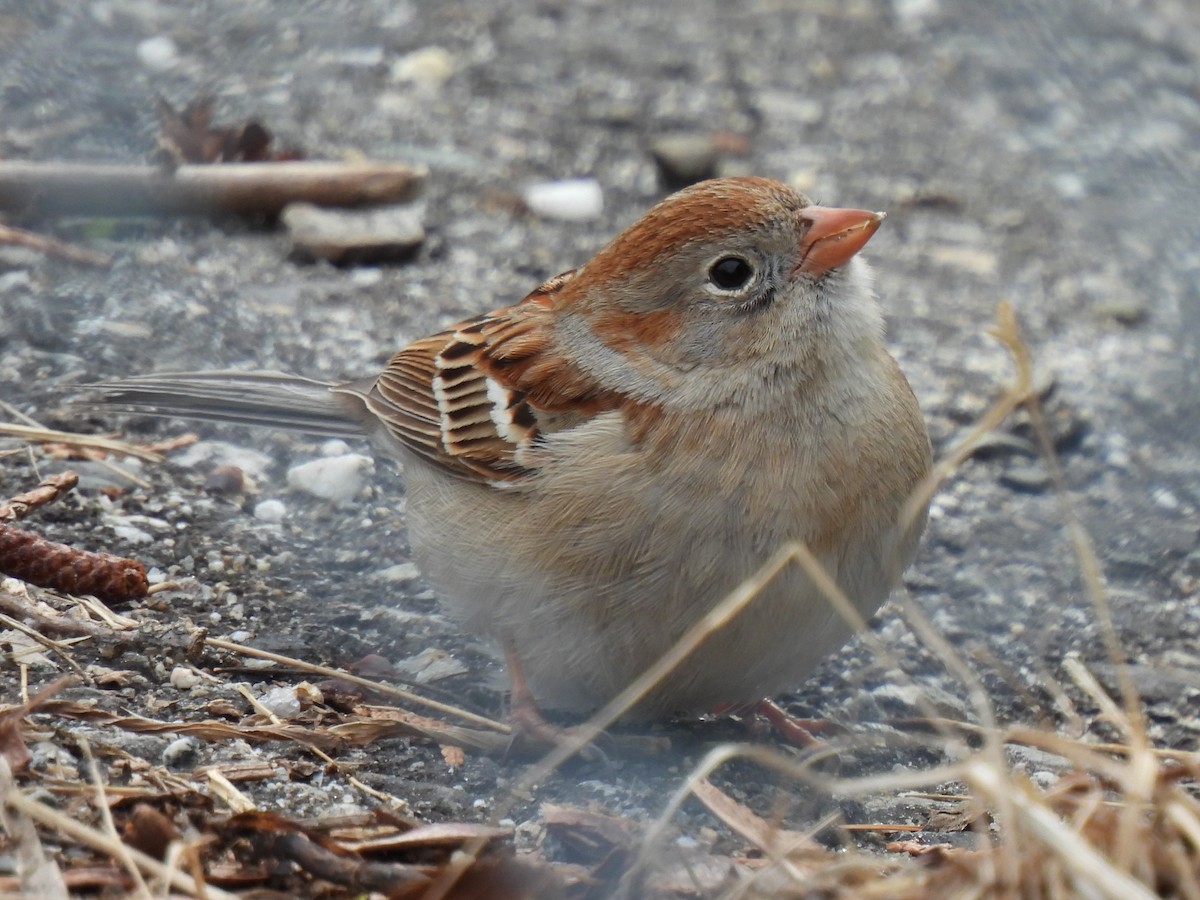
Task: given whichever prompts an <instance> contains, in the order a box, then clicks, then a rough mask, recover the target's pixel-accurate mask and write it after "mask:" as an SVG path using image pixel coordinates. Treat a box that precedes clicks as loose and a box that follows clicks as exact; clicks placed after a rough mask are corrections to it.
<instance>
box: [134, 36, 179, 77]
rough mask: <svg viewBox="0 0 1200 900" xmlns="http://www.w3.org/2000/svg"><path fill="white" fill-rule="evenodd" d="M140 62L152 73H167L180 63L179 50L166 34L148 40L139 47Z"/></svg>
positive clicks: (137, 51) (138, 56)
mask: <svg viewBox="0 0 1200 900" xmlns="http://www.w3.org/2000/svg"><path fill="white" fill-rule="evenodd" d="M135 52H136V53H137V58H138V62H140V63H141V64H142V65H143V66H145V67H146V68H147V69H149V70H150V71H151V72H166V71H168V70H169V69H173V68H175V65H176V64H177V63H178V62H179V48H178V47H177V46H175V42H174V41H173V40H171V39H170V38H169V37H167V36H166V35H165V34H160V35H157V36H156V37H152V38H146V40H144V41H142V42H141V43H140V44H138V45H137V50H136V51H135Z"/></svg>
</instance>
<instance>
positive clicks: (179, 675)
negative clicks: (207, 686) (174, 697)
mask: <svg viewBox="0 0 1200 900" xmlns="http://www.w3.org/2000/svg"><path fill="white" fill-rule="evenodd" d="M203 680H204V679H203V678H201V677H200V676H199V675H197V674H196V673H195V672H193V671H192V670H191V669H189V668H188V667H187V666H176V667H175V668H174V669H172V670H171V687H173V688H175V689H176V690H178V691H190V690H191V689H192V688H194V687H195V686H196V685H198V684H199V683H200V682H201V681H203Z"/></svg>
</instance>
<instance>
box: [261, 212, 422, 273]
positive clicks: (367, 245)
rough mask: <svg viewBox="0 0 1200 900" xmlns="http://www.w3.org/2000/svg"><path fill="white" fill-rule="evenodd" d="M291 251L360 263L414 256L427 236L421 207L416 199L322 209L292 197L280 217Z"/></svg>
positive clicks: (301, 256) (342, 262)
mask: <svg viewBox="0 0 1200 900" xmlns="http://www.w3.org/2000/svg"><path fill="white" fill-rule="evenodd" d="M280 218H281V219H282V220H283V224H284V225H286V226H287V230H288V234H289V235H290V236H291V239H292V255H293V256H295V257H297V258H299V259H301V260H314V259H323V260H328V261H329V262H331V263H333V264H334V265H339V266H357V265H365V264H373V263H384V262H401V261H403V260H406V259H410V258H411V257H412V256H413V254H415V253H416V252H417V250H418V249H419V248H420V246H421V244H423V243H424V242H425V226H424V224H423V223H422V210H421V208H420V207H419V206H417V205H415V204H402V205H392V206H381V207H377V208H375V209H322V208H320V207H318V206H314V205H313V204H311V203H289V204H288V205H287V207H286V208H285V209H284V210H283V214H282V216H281V217H280Z"/></svg>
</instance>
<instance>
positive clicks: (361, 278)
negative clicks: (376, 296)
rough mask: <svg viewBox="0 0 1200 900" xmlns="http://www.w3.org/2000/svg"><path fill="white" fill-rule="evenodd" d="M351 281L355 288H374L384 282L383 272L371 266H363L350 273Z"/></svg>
mask: <svg viewBox="0 0 1200 900" xmlns="http://www.w3.org/2000/svg"><path fill="white" fill-rule="evenodd" d="M350 280H351V281H352V282H353V283H354V286H355V287H362V288H366V287H372V286H373V285H376V284H379V282H381V281H383V271H382V270H381V269H378V268H372V267H371V266H361V267H360V268H357V269H355V270H354V271H353V272H351V273H350Z"/></svg>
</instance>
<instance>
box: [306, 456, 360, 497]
mask: <svg viewBox="0 0 1200 900" xmlns="http://www.w3.org/2000/svg"><path fill="white" fill-rule="evenodd" d="M373 467H374V462H373V461H372V460H371V457H369V456H363V455H362V454H361V453H346V454H343V455H342V456H327V457H324V458H322V459H314V460H310V461H309V462H306V463H301V464H300V465H298V466H292V468H290V469H288V473H287V483H288V484H289V485H290V486H291V487H293V488H296V489H297V490H301V491H304V492H305V493H308V494H312V495H313V496H314V497H320V498H321V499H323V500H332V501H333V502H334V503H345V502H346V501H347V500H351V499H353V498H354V496H355V495H356V494H357V493H358V492H359V491H360V490H362V488H363V485H364V484H365V483H366V480H367V476H368V475H369V474H370V472H371V470H372V468H373Z"/></svg>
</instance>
